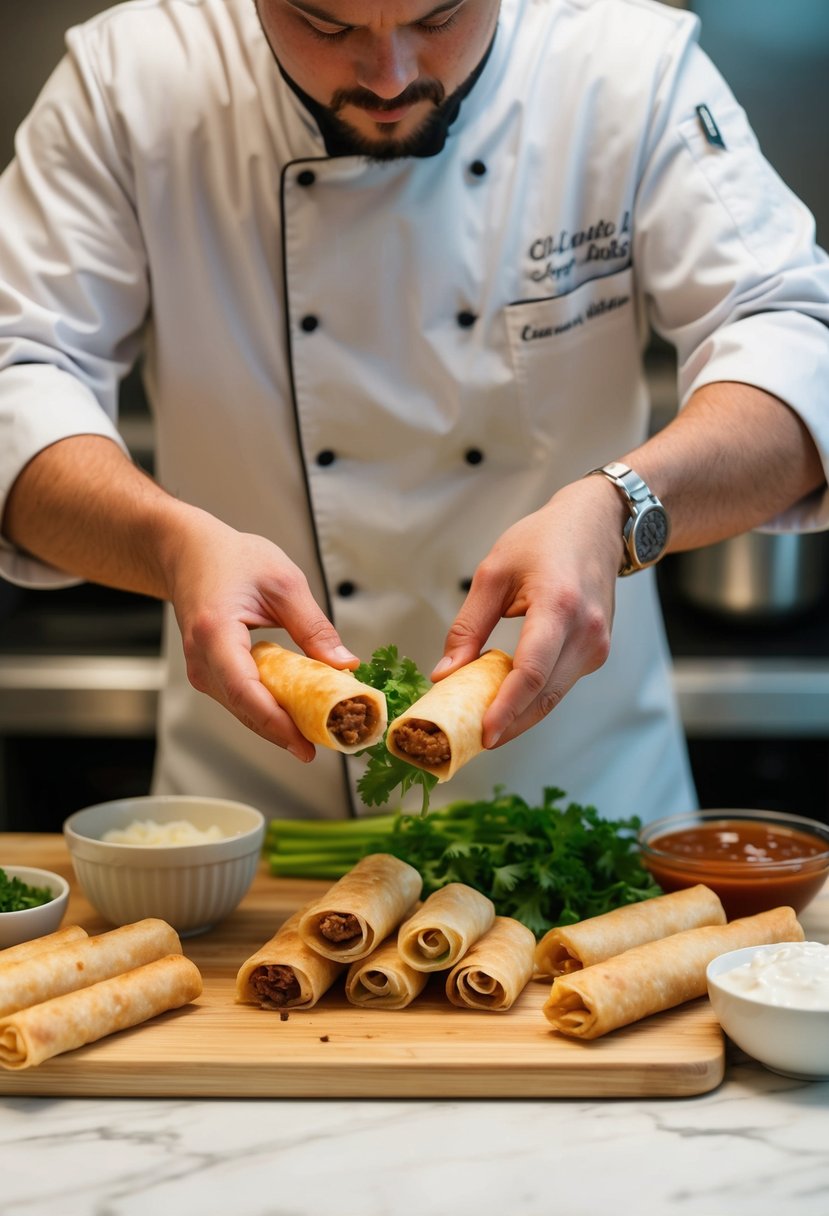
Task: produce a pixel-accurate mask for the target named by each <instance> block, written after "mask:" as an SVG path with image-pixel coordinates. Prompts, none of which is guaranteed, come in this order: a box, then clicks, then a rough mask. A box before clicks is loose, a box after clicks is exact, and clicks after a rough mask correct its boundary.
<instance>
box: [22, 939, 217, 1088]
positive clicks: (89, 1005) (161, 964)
mask: <svg viewBox="0 0 829 1216" xmlns="http://www.w3.org/2000/svg"><path fill="white" fill-rule="evenodd" d="M201 991H202V978H201V975H200V974H199V971H198V968H197V967H196V966H195V965H194V964H193V963H191V962H190V960H189V959H187V958H185V957H184V956H183V955H181V954H171V955H168V956H167V957H165V958H159V959H154V960H153V961H152V962H151V963H145V964H144V965H143V966H141V967H136V968H134V969H133V970H131V971H126V972H124V974H123V975H116V976H112V977H111V978H110V979H106V980H101V981H100V982H99V983H97V984H91V985H90V986H89V987H88V988H80V989H77V990H76V991H75V992H67V993H64V995H63V996H56V997H53V998H52V999H51V1000H48V1001H44V1002H43V1003H42V1004H40V1005H32V1006H31V1007H30V1008H28V1009H21V1010H19V1011H18V1012H17V1013H13V1014H11V1015H10V1016H8V1017H5V1018H3V1019H0V1066H2V1067H3V1068H10V1069H20V1068H31V1067H32V1066H33V1065H35V1064H42V1063H43V1061H44V1060H50V1059H51V1058H52V1057H53V1056H57V1055H60V1054H61V1053H62V1052H64V1051H72V1050H74V1048H76V1047H83V1046H84V1044H85V1043H94V1042H95V1041H96V1040H97V1039H102V1038H104V1037H105V1036H106V1035H109V1034H114V1033H115V1031H117V1030H126V1029H127V1027H129V1026H137V1025H138V1024H139V1023H140V1022H146V1021H147V1020H148V1019H149V1018H152V1017H155V1016H156V1015H157V1014H159V1013H164V1012H165V1011H166V1010H168V1009H178V1008H180V1007H181V1006H182V1005H186V1004H187V1003H188V1002H189V1001H192V1000H195V998H196V997H197V996H200V995H201Z"/></svg>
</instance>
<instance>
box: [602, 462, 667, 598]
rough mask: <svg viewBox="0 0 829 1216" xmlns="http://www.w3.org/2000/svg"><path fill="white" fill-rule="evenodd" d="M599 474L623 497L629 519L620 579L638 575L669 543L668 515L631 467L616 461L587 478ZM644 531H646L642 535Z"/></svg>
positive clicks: (652, 562) (658, 556)
mask: <svg viewBox="0 0 829 1216" xmlns="http://www.w3.org/2000/svg"><path fill="white" fill-rule="evenodd" d="M595 473H599V474H601V475H602V476H603V477H606V478H607V479H608V481H611V482H612V483H613V485H614V486H616V488H617V490H619V492H620V493H621V495H622V497H623V498H624V500H625V503H626V505H627V508H628V512H629V515H630V518H629V519H628V521H627V523H626V524H625V526H624V529H623V530H622V540H623V541H624V545H625V552H626V554H627V558H626V560H625V561H623V562H622V565H621V567H620V568H619V574H620V576H624V575H628V574H635V573H636V571H637V570H644V569H646V568H647V567H648V566H652V565H653V564H654V563H655V562H657V561H658V560H659V558H660V557H661V556H662V554H663V552H664V550H665V545H666V544H667V541H668V535H669V532H670V524H669V520H668V513H667V511H666V510H665V508H664V506H663V505H662V503H661V502H660V501H659V499H658V498H657V496H656V495H655V494H654V493H653V491H652V490H651V489H650V487H649V486H648V485H647V483H646V482H644V481H643V480H642V478H641V477H640V476H639V474H638V473H635V472H634V471H633V469H632V468H630V466H629V465H626V464H622V462H621V461H619V460H613V461H611V462H610V463H609V464H606V465H602V466H601V468H597V469H591V470H590V472H589V473H587V474H586V476H587V477H591V476H593V474H595ZM643 529H644V531H643Z"/></svg>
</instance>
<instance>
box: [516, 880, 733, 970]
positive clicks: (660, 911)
mask: <svg viewBox="0 0 829 1216" xmlns="http://www.w3.org/2000/svg"><path fill="white" fill-rule="evenodd" d="M725 920H726V916H725V912H724V911H723V906H722V904H721V903H720V900H719V896H717V895H715V893H714V892H713V891H712V890H711V889H710V888H709V887H705V886H702V884H699V885H698V886H695V887H687V888H685V889H684V890H682V891H673V892H671V894H670V895H657V896H655V897H654V898H653V899H644V900H642V901H641V903H637V904H626V905H625V906H624V907H622V908H614V910H613V911H612V912H605V913H603V914H602V915H601V916H593V917H590V919H589V920H582V921H579V922H578V923H577V924H575V925H563V926H560V927H559V928H556V929H550V931H549V932H548V933H545V934H544V936H543V937H542V939H541V941H540V942H539V943H538V945H537V946H536V948H535V971H536V975H538V976H539V977H543V978H549V979H555V977H556V976H558V975H570V974H571V973H572V972H573V971H581V969H582V968H583V967H590V966H592V965H593V963H601V962H604V960H605V959H606V958H612V957H613V955H614V954H622V953H623V952H624V951H625V950H630V949H631V948H632V947H633V946H641V945H643V943H644V942H652V941H656V940H657V939H658V938H660V937H670V936H671V934H673V933H681V932H682V930H683V929H696V928H698V927H699V926H700V925H724V924H725Z"/></svg>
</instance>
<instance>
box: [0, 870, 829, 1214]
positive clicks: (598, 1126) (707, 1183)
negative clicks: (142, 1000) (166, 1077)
mask: <svg viewBox="0 0 829 1216" xmlns="http://www.w3.org/2000/svg"><path fill="white" fill-rule="evenodd" d="M800 919H801V921H802V923H803V926H804V929H805V931H806V935H807V937H808V938H810V939H811V940H817V941H829V888H826V889H825V893H822V894H821V896H820V897H819V898H818V899H817V900H815V902H814V904H812V905H811V907H810V908H808V909H807V910H806V912H804V913H803V914H802V915H801V918H800ZM490 1213H493V1214H497V1216H616V1214H617V1213H618V1214H619V1216H829V1080H827V1081H818V1082H804V1081H794V1080H791V1079H788V1078H786V1077H782V1076H778V1075H777V1074H775V1073H772V1072H769V1071H767V1070H766V1069H764V1068H762V1067H761V1066H760V1065H759V1064H756V1063H755V1062H754V1061H752V1060H750V1059H749V1058H748V1057H747V1056H745V1055H744V1054H743V1053H741V1052H739V1051H737V1050H736V1049H733V1048H732V1047H731V1046H730V1045H729V1056H728V1067H727V1069H726V1077H725V1080H724V1082H723V1084H722V1085H720V1087H719V1088H718V1089H716V1090H714V1091H713V1092H711V1093H708V1094H703V1095H701V1096H699V1097H691V1098H671V1099H654V1098H642V1099H637V1100H630V1099H619V1098H613V1099H607V1100H586V1099H550V1100H546V1101H531V1102H522V1101H516V1100H498V1101H477V1100H452V1101H424V1100H420V1101H389V1100H386V1099H377V1100H374V1101H355V1100H343V1099H334V1100H331V1101H329V1102H323V1101H306V1100H298V1099H291V1100H270V1099H250V1100H247V1101H245V1100H234V1101H224V1100H218V1099H206V1100H195V1101H194V1100H189V1099H188V1100H183V1099H182V1100H179V1099H158V1100H145V1099H129V1100H127V1099H118V1098H107V1099H101V1100H88V1099H78V1098H70V1099H51V1098H2V1097H0V1216H150V1214H152V1216H217V1214H219V1216H329V1214H331V1216H490Z"/></svg>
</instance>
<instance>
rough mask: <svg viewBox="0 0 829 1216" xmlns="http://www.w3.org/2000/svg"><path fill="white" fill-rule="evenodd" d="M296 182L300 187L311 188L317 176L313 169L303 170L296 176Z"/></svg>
mask: <svg viewBox="0 0 829 1216" xmlns="http://www.w3.org/2000/svg"><path fill="white" fill-rule="evenodd" d="M296 180H297V183H298V184H299V185H300V186H313V184H314V182H315V181H316V180H317V175H316V173H315V172H314V170H313V169H303V170H302V172H301V173H298V174H297V177H296Z"/></svg>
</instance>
